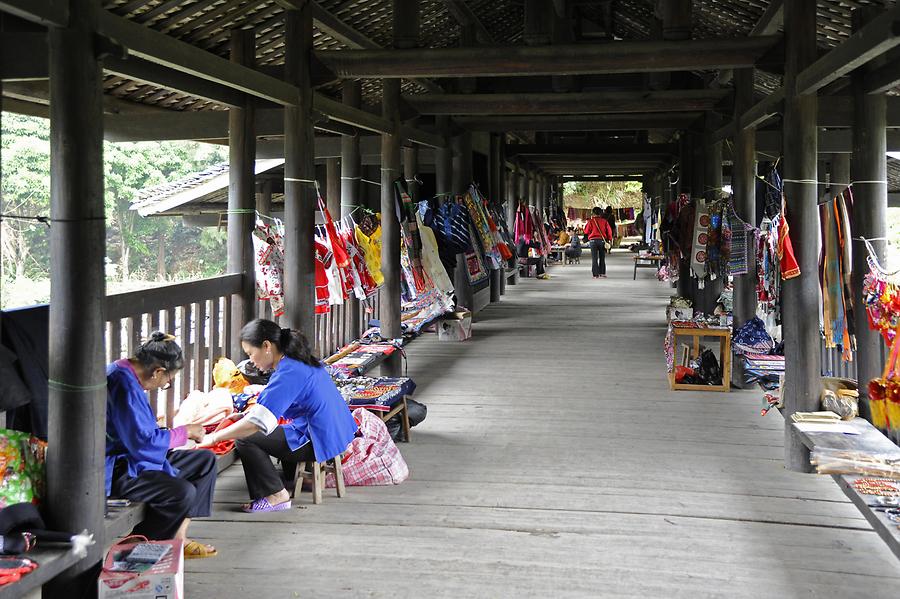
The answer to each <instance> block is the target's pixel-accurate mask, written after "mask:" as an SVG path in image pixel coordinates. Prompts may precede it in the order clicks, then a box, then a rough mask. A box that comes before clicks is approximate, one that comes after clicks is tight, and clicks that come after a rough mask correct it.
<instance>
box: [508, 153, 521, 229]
mask: <svg viewBox="0 0 900 599" xmlns="http://www.w3.org/2000/svg"><path fill="white" fill-rule="evenodd" d="M506 177H507V180H506V226H507V227H509V233H510V235H512V234H513V233H514V232H515V231H514V226H515V223H516V206H517V205H518V201H517V200H518V195H519V194H518V190H519V170H518V167H517V166H516V165H513V168H512V169H510V170H508V171H507V172H506ZM513 241H515V240H513Z"/></svg>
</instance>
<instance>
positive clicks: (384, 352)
mask: <svg viewBox="0 0 900 599" xmlns="http://www.w3.org/2000/svg"><path fill="white" fill-rule="evenodd" d="M396 351H397V346H396V345H394V344H393V343H362V342H360V341H354V342H353V343H351V344H349V345H347V346H345V347H343V348H342V349H341V350H340V351H338V353H336V354H335V355H333V356H331V357H330V358H327V359H326V360H325V363H326V364H328V365H329V366H331V368H332V369H333V371H337V372H338V373H340V374H341V375H343V376H344V377H354V376H362V375H363V374H365V373H366V372H369V371H370V370H372V369H373V368H375V367H376V366H378V365H379V364H381V363H382V362H384V361H385V360H387V359H388V357H390V356H391V355H393V354H394V352H396Z"/></svg>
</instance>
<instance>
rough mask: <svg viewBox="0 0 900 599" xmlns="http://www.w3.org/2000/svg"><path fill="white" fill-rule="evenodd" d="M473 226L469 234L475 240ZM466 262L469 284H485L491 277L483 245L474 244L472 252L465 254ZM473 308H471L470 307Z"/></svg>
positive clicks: (470, 226)
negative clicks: (483, 254) (486, 266)
mask: <svg viewBox="0 0 900 599" xmlns="http://www.w3.org/2000/svg"><path fill="white" fill-rule="evenodd" d="M471 228H472V225H471V224H470V225H469V234H470V235H471V236H472V238H473V239H474V237H475V232H474V231H472V230H471ZM465 262H466V276H467V277H468V279H469V284H471V285H477V284H479V283H482V282H484V281H485V280H487V278H488V277H489V276H490V273H489V272H488V271H487V269H486V268H485V267H484V258H483V256H482V253H481V245H480V244H478V243H473V244H472V249H471V251H468V252H466V253H465ZM468 307H470V308H471V306H468Z"/></svg>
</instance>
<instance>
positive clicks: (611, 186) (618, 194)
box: [563, 181, 643, 208]
mask: <svg viewBox="0 0 900 599" xmlns="http://www.w3.org/2000/svg"><path fill="white" fill-rule="evenodd" d="M563 185H564V192H565V195H564V202H565V204H566V206H573V207H575V208H593V207H594V206H600V207H601V208H606V207H607V206H612V207H613V208H639V207H640V206H641V204H642V202H643V194H642V189H643V187H642V185H641V183H640V182H639V181H612V182H603V181H570V182H568V183H564V184H563Z"/></svg>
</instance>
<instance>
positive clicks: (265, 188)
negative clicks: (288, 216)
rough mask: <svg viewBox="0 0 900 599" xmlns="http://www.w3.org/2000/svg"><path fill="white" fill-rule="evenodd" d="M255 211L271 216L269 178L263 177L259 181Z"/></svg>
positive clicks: (270, 186) (270, 182) (270, 185)
mask: <svg viewBox="0 0 900 599" xmlns="http://www.w3.org/2000/svg"><path fill="white" fill-rule="evenodd" d="M256 211H257V212H259V213H260V214H265V215H266V216H272V180H271V179H263V180H262V181H260V183H259V192H258V193H257V194H256Z"/></svg>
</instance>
